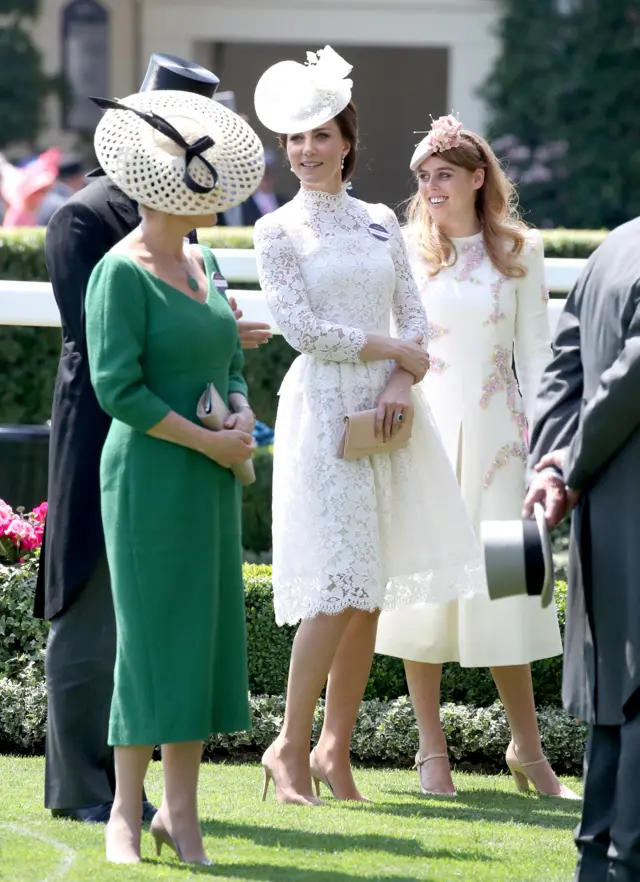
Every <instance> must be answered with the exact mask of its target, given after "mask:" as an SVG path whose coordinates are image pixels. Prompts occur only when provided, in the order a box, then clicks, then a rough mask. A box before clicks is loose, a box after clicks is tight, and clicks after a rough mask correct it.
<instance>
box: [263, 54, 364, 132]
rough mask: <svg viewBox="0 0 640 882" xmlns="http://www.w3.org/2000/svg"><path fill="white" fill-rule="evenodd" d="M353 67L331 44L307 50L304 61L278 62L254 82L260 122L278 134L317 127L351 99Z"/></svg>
mask: <svg viewBox="0 0 640 882" xmlns="http://www.w3.org/2000/svg"><path fill="white" fill-rule="evenodd" d="M352 70H353V67H352V65H350V64H349V63H348V62H347V61H345V60H344V58H342V57H341V56H340V55H338V53H337V52H335V51H334V50H333V49H332V48H331V46H325V48H324V49H319V50H318V51H317V52H307V61H306V64H299V63H298V62H297V61H279V62H278V63H277V64H274V65H272V67H270V68H269V69H268V70H266V71H265V72H264V73H263V75H262V76H261V77H260V79H259V81H258V85H257V86H256V92H255V96H254V105H255V110H256V115H257V117H258V119H259V120H260V122H261V123H262V124H263V125H264V126H266V127H267V128H268V129H270V130H271V131H272V132H276V133H277V134H279V135H293V134H294V133H296V132H307V131H309V130H310V129H317V128H318V127H319V126H323V125H324V124H325V123H327V122H329V120H330V119H333V118H334V117H335V116H337V115H338V114H339V113H340V112H341V111H342V110H344V109H345V107H346V106H347V104H348V103H349V101H351V90H352V88H353V82H352V81H351V80H350V79H347V76H348V75H349V74H350V73H351V71H352Z"/></svg>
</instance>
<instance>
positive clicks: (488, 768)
mask: <svg viewBox="0 0 640 882" xmlns="http://www.w3.org/2000/svg"><path fill="white" fill-rule="evenodd" d="M249 700H250V705H251V718H252V726H253V728H252V729H251V730H250V731H248V732H235V733H233V734H230V735H215V736H213V737H211V738H210V739H209V740H208V741H207V743H206V745H205V754H206V755H207V756H208V757H211V758H213V757H219V756H221V755H223V756H233V757H246V756H247V755H250V756H251V757H252V758H254V757H256V756H257V755H259V754H260V753H262V752H263V751H264V750H265V748H267V747H268V746H269V744H271V742H272V741H273V739H274V738H275V736H276V735H277V734H278V732H279V730H280V727H281V726H282V720H283V716H284V698H283V697H282V696H270V695H251V696H250V699H249ZM46 712H47V701H46V691H45V684H44V682H43V681H41V680H38V679H37V677H35V676H34V675H33V671H32V670H31V669H26V670H25V671H24V672H23V674H22V675H21V677H20V678H19V679H16V680H9V679H6V678H0V749H3V750H5V751H10V752H14V751H16V749H17V750H20V751H24V752H29V753H42V751H43V749H44V736H45V721H46ZM323 714H324V704H323V702H322V701H320V702H318V707H317V709H316V714H315V719H314V726H313V739H314V741H315V740H317V738H318V735H319V734H320V728H321V726H322V718H323ZM440 716H441V719H442V726H443V729H444V732H445V735H446V737H447V742H448V745H449V753H450V755H451V758H452V760H453V762H454V764H455V765H456V766H457V767H458V768H460V769H463V770H464V769H474V770H478V769H481V770H483V771H485V772H488V773H491V772H498V771H505V763H504V753H505V750H506V748H507V744H508V743H509V738H510V735H509V727H508V725H507V721H506V718H505V715H504V711H503V709H502V707H501V706H500V705H499V704H497V703H496V704H493V705H492V706H491V707H487V708H475V707H465V706H464V705H456V704H445V705H443V707H442V709H441V714H440ZM538 723H539V726H540V736H541V739H542V747H543V750H544V752H545V754H546V756H547V758H548V759H549V761H550V762H551V764H552V765H553V767H554V769H555V771H556V772H558V773H559V774H564V775H567V774H574V775H579V774H580V773H581V771H582V757H583V754H584V747H585V741H586V726H585V725H584V724H582V723H578V722H576V721H575V720H573V719H571V718H570V717H569V716H568V715H567V714H566V713H565V712H564V711H563V710H557V709H554V708H543V709H542V710H539V711H538ZM417 747H418V729H417V726H416V722H415V718H414V715H413V710H412V708H411V702H410V701H409V699H408V698H407V697H406V696H405V697H402V698H397V699H395V700H394V701H364V702H363V703H362V706H361V708H360V712H359V714H358V720H357V723H356V727H355V730H354V733H353V739H352V745H351V753H352V755H353V757H354V759H355V760H356V761H358V762H363V763H372V764H378V763H384V764H385V765H400V766H405V767H406V766H408V765H411V764H412V763H413V756H414V754H415V752H416V749H417Z"/></svg>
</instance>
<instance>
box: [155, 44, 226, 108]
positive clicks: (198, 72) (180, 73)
mask: <svg viewBox="0 0 640 882" xmlns="http://www.w3.org/2000/svg"><path fill="white" fill-rule="evenodd" d="M219 85H220V80H219V79H218V77H217V76H216V75H215V74H214V73H211V71H210V70H207V69H206V67H202V66H201V65H199V64H196V63H195V62H193V61H187V60H185V59H184V58H178V57H177V56H176V55H165V54H164V53H160V52H156V53H154V54H153V55H152V56H151V59H150V61H149V67H148V69H147V73H146V76H145V78H144V80H143V83H142V85H141V86H140V92H158V91H166V90H172V91H176V90H177V91H180V92H192V93H194V94H196V95H202V96H203V97H204V98H213V96H214V95H215V93H216V89H217V88H218V86H219Z"/></svg>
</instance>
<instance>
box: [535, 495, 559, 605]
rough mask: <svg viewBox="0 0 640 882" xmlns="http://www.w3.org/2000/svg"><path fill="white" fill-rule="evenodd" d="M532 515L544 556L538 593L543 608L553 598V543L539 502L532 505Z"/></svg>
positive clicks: (554, 579) (554, 581) (554, 578)
mask: <svg viewBox="0 0 640 882" xmlns="http://www.w3.org/2000/svg"><path fill="white" fill-rule="evenodd" d="M533 516H534V517H535V519H536V523H537V524H538V532H539V533H540V542H541V545H542V556H543V558H544V583H543V585H542V593H541V595H540V603H541V604H542V607H543V609H546V608H547V607H548V606H549V605H550V604H551V601H552V600H553V592H554V590H555V583H556V577H555V567H554V563H553V545H552V543H551V536H550V535H549V530H548V529H547V521H546V519H545V516H544V508H543V507H542V505H541V504H540V503H539V502H536V503H535V505H534V506H533Z"/></svg>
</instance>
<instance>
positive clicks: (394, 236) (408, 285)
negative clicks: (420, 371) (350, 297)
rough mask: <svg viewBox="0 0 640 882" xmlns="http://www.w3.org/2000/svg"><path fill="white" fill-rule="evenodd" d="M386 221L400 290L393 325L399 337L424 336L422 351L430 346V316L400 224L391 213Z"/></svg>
mask: <svg viewBox="0 0 640 882" xmlns="http://www.w3.org/2000/svg"><path fill="white" fill-rule="evenodd" d="M388 211H389V215H388V218H387V220H386V222H387V224H388V226H389V233H390V244H391V253H392V255H393V263H394V265H395V268H396V290H395V292H394V295H393V321H394V325H395V328H396V332H397V335H398V337H401V338H403V339H407V338H409V337H418V336H420V335H422V337H423V340H422V347H423V349H425V350H426V348H427V344H428V333H427V331H428V326H427V314H426V312H425V309H424V306H423V303H422V299H421V297H420V293H419V291H418V286H417V285H416V283H415V279H414V278H413V273H412V272H411V266H410V264H409V255H408V254H407V246H406V244H405V240H404V237H403V235H402V230H401V229H400V224H399V223H398V219H397V218H396V216H395V214H394V213H393V211H391V210H390V209H389V210H388Z"/></svg>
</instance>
